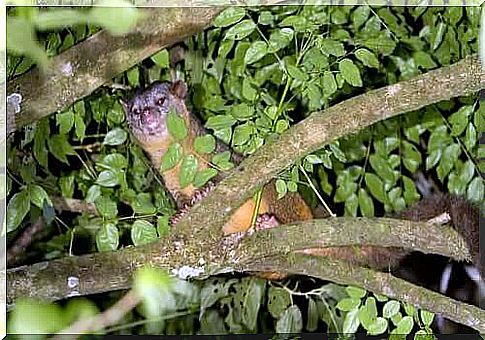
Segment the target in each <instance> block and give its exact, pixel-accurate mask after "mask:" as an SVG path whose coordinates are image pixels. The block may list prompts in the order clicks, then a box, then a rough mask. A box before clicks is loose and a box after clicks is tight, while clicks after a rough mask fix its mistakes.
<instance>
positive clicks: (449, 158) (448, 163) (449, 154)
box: [436, 143, 460, 181]
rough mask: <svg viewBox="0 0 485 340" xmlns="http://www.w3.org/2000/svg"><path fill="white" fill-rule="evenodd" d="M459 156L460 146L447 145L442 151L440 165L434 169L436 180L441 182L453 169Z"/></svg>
mask: <svg viewBox="0 0 485 340" xmlns="http://www.w3.org/2000/svg"><path fill="white" fill-rule="evenodd" d="M459 155H460V145H458V144H456V143H453V144H450V145H448V146H447V147H446V148H445V151H443V157H441V160H440V164H439V165H438V168H437V169H436V172H437V174H438V178H439V179H440V180H441V181H442V180H443V179H444V178H445V177H446V175H448V173H449V172H450V171H451V169H453V167H454V165H455V162H456V160H457V159H458V157H459Z"/></svg>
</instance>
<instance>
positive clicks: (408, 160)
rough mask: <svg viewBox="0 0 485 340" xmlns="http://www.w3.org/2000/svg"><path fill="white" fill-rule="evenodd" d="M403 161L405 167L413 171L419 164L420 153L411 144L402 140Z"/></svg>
mask: <svg viewBox="0 0 485 340" xmlns="http://www.w3.org/2000/svg"><path fill="white" fill-rule="evenodd" d="M403 155H404V158H403V163H404V166H405V167H406V169H408V170H409V171H410V172H412V173H414V172H416V171H417V170H418V167H419V166H420V165H421V153H420V152H419V151H418V149H417V148H416V146H414V145H413V144H411V143H409V142H407V141H403Z"/></svg>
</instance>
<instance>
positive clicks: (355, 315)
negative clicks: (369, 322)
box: [342, 308, 360, 334]
mask: <svg viewBox="0 0 485 340" xmlns="http://www.w3.org/2000/svg"><path fill="white" fill-rule="evenodd" d="M359 325H360V320H359V309H358V308H355V309H353V310H351V311H350V312H348V313H347V314H346V315H345V319H344V324H343V326H342V332H343V333H344V334H354V333H355V332H357V329H358V328H359Z"/></svg>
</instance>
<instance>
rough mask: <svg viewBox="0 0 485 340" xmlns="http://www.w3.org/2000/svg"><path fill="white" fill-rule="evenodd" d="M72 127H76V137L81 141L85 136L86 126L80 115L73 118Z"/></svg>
mask: <svg viewBox="0 0 485 340" xmlns="http://www.w3.org/2000/svg"><path fill="white" fill-rule="evenodd" d="M74 126H75V127H76V137H77V138H79V139H80V140H81V141H82V140H83V139H84V136H85V135H86V124H85V123H84V118H83V117H82V116H81V115H80V114H76V115H75V116H74Z"/></svg>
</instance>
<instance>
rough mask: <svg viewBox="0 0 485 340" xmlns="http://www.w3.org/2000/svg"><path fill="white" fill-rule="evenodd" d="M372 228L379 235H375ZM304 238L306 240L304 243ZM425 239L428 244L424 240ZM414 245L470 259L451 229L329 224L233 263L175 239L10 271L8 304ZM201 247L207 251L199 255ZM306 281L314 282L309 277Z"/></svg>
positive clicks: (369, 222) (255, 244)
mask: <svg viewBox="0 0 485 340" xmlns="http://www.w3.org/2000/svg"><path fill="white" fill-rule="evenodd" d="M374 225H376V228H377V231H373V230H372V229H373V226H374ZM438 228H442V229H443V230H442V232H439V231H438ZM175 232H176V231H175ZM319 233H321V234H319ZM399 233H402V235H401V234H399ZM259 234H261V235H259ZM303 234H305V237H304V238H303V237H301V235H303ZM339 234H340V235H339ZM423 234H424V235H423ZM285 235H286V236H285ZM298 235H300V236H298ZM293 236H295V238H293ZM285 237H286V238H285ZM426 237H430V239H429V240H426ZM326 238H328V242H326V243H323V242H322V241H321V240H324V239H326ZM346 239H347V240H346ZM307 240H308V241H307ZM422 240H426V242H424V241H422ZM413 242H415V244H416V248H417V249H419V250H421V251H423V252H432V253H438V254H442V255H444V256H452V257H454V258H457V259H464V258H468V257H469V253H468V251H467V249H466V246H465V245H464V241H463V240H462V238H461V237H460V236H459V235H458V234H457V233H456V231H454V230H453V229H451V228H448V229H446V228H444V227H437V226H436V227H435V226H431V225H425V227H424V228H423V223H422V222H411V221H400V220H395V219H376V218H371V219H367V218H358V219H355V218H347V217H345V218H329V219H322V220H315V221H307V222H304V223H299V224H295V225H288V226H279V227H277V228H274V229H271V230H268V231H264V232H260V233H256V235H254V236H253V237H250V238H248V240H247V241H246V240H243V242H242V244H241V247H240V248H239V249H238V251H237V252H236V253H235V256H233V257H231V256H228V254H226V253H224V252H223V251H222V250H221V244H220V240H217V241H216V242H215V243H214V242H212V241H211V240H209V239H196V238H192V237H189V238H181V237H180V235H172V236H171V237H170V238H165V239H162V240H161V241H160V242H158V243H154V244H150V245H146V246H142V247H128V248H125V249H123V250H120V251H117V252H105V253H94V254H89V255H83V256H76V257H65V258H62V259H58V260H53V261H49V262H42V263H38V264H35V265H32V266H23V267H19V268H15V269H11V270H8V271H7V304H13V303H14V302H15V300H16V299H17V298H18V297H20V296H31V297H36V298H39V299H44V300H48V301H52V300H60V299H64V298H67V297H72V296H78V295H88V294H95V293H101V292H106V291H112V290H119V289H126V288H129V287H130V280H131V276H132V274H133V272H134V271H135V269H136V268H138V267H140V266H143V265H147V264H150V265H153V266H156V267H159V268H163V269H166V270H168V271H172V270H174V269H175V270H180V269H181V268H182V267H184V266H185V268H186V269H189V268H196V269H204V270H205V272H204V273H203V274H204V275H203V276H202V277H206V276H208V275H215V274H219V273H223V272H227V271H231V270H239V269H240V268H239V265H238V263H246V261H250V260H251V259H254V258H262V257H265V256H268V255H285V254H287V253H288V252H290V251H293V250H301V249H304V248H305V247H307V246H308V247H309V248H314V247H315V246H316V247H322V246H330V245H337V244H341V245H349V244H350V245H358V244H362V245H373V244H375V245H381V246H382V245H389V246H393V247H404V248H414V246H413ZM199 247H202V248H203V249H205V251H204V252H203V253H199V252H198V249H199ZM264 249H267V250H268V251H267V252H266V251H265V250H264ZM253 251H254V254H253V253H252V252H253ZM201 259H203V262H204V263H205V266H204V267H201V266H200V262H201ZM245 269H247V268H245ZM336 270H337V271H336V272H335V273H334V275H338V273H339V272H340V270H342V269H336ZM252 271H257V268H253V269H252ZM308 275H310V276H312V275H311V273H308ZM52 278H56V280H53V279H52Z"/></svg>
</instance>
